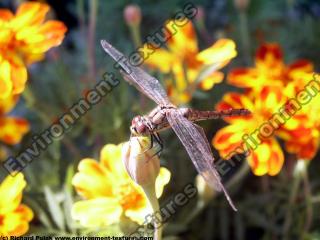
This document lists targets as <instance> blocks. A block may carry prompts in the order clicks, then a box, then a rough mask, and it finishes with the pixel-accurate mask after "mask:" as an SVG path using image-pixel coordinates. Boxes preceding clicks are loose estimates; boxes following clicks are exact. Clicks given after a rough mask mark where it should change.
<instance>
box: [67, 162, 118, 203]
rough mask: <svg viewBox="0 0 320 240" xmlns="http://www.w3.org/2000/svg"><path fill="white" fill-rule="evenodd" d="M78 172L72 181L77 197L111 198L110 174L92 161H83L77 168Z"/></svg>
mask: <svg viewBox="0 0 320 240" xmlns="http://www.w3.org/2000/svg"><path fill="white" fill-rule="evenodd" d="M78 170H79V172H78V173H76V174H75V176H74V177H73V179H72V185H73V186H74V187H75V188H76V190H77V192H78V194H79V195H81V196H83V197H85V198H87V199H91V198H95V197H109V196H110V197H111V196H112V195H113V192H112V190H113V185H112V181H111V180H112V179H113V178H114V177H113V176H112V175H111V174H108V173H107V171H106V170H105V169H104V168H103V167H102V166H100V165H99V163H98V162H97V161H95V160H93V159H89V158H86V159H83V160H81V162H80V163H79V166H78Z"/></svg>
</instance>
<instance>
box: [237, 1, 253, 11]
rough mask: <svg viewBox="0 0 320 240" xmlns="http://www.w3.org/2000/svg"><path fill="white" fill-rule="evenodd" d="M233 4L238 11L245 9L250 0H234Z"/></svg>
mask: <svg viewBox="0 0 320 240" xmlns="http://www.w3.org/2000/svg"><path fill="white" fill-rule="evenodd" d="M233 2H234V6H235V7H236V8H237V9H238V10H239V11H246V10H247V8H248V5H249V4H250V0H234V1H233Z"/></svg>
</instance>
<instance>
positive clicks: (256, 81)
mask: <svg viewBox="0 0 320 240" xmlns="http://www.w3.org/2000/svg"><path fill="white" fill-rule="evenodd" d="M263 80H264V79H263V78H261V77H260V76H259V72H258V71H257V70H256V69H252V68H236V69H233V70H232V71H231V72H230V73H229V75H228V83H230V84H231V85H234V86H237V87H241V88H252V87H257V86H261V85H263V82H262V81H263Z"/></svg>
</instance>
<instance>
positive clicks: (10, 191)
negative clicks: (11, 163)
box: [0, 173, 33, 236]
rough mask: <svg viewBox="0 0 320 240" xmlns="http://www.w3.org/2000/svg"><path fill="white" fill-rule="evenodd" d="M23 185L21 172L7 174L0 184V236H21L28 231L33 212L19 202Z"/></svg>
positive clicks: (24, 184)
mask: <svg viewBox="0 0 320 240" xmlns="http://www.w3.org/2000/svg"><path fill="white" fill-rule="evenodd" d="M25 186H26V181H25V180H24V177H23V174H22V173H18V174H17V175H16V176H14V177H12V176H7V177H6V179H5V180H4V181H3V182H2V183H1V184H0V196H1V198H0V236H21V235H23V234H25V233H27V232H28V230H29V222H30V221H31V220H32V218H33V212H32V210H31V209H30V208H29V207H28V206H26V205H24V204H21V199H22V190H23V189H24V188H25Z"/></svg>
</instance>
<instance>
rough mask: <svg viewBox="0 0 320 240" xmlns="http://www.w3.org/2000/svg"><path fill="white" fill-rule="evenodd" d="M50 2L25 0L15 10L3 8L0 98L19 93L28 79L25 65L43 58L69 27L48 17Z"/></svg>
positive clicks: (1, 15) (0, 13)
mask: <svg viewBox="0 0 320 240" xmlns="http://www.w3.org/2000/svg"><path fill="white" fill-rule="evenodd" d="M48 11H49V6H48V5H46V4H43V3H37V2H26V3H22V4H21V5H20V6H19V8H18V10H17V12H16V14H15V15H14V14H13V13H12V12H11V11H10V10H7V9H0V72H1V75H0V98H7V97H9V96H10V95H12V94H19V93H21V92H22V91H23V90H24V87H25V83H26V81H27V69H26V66H27V65H29V64H32V63H34V62H37V61H39V60H41V59H43V58H44V53H45V52H46V51H48V50H49V49H50V48H52V47H54V46H58V45H59V44H60V43H61V41H62V40H63V38H64V33H65V32H66V30H67V29H66V27H65V25H64V24H63V23H62V22H59V21H52V20H50V21H47V22H44V20H45V15H46V14H47V12H48Z"/></svg>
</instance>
